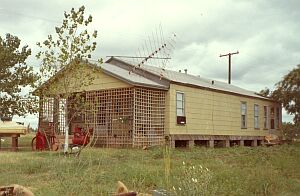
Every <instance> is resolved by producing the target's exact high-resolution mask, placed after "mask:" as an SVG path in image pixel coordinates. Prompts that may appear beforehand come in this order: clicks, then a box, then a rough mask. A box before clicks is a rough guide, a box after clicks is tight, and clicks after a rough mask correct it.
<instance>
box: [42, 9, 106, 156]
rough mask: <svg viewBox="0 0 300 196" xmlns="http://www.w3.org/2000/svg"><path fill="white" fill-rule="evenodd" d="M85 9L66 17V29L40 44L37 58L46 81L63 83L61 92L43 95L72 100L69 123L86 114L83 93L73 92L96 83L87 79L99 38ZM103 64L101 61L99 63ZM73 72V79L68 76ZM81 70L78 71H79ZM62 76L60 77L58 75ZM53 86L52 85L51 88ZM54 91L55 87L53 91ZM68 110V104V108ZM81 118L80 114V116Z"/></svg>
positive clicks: (58, 29) (60, 87)
mask: <svg viewBox="0 0 300 196" xmlns="http://www.w3.org/2000/svg"><path fill="white" fill-rule="evenodd" d="M84 11H85V7H84V6H81V7H80V8H79V9H78V10H75V9H74V8H72V9H71V11H70V13H67V12H65V13H64V19H63V22H62V25H61V26H59V27H55V32H56V33H55V34H54V35H48V38H47V39H46V40H45V41H44V42H42V43H37V45H38V46H39V47H40V49H41V50H40V52H39V53H38V54H37V55H36V57H37V58H38V59H40V60H41V61H42V63H41V69H40V70H41V74H42V76H43V77H42V79H43V80H45V79H49V78H51V77H52V76H54V75H57V74H59V79H60V80H63V82H62V83H61V85H59V86H54V87H52V88H57V89H51V90H49V89H47V88H49V87H46V89H42V91H43V95H46V96H47V92H51V93H52V95H49V96H53V92H57V96H58V97H60V98H64V99H66V100H68V101H69V100H72V102H73V103H71V104H72V106H73V107H72V112H68V111H66V112H65V116H66V119H70V116H71V117H74V116H75V114H74V113H76V111H78V112H80V110H82V107H83V106H82V105H83V102H84V98H83V97H82V95H80V94H79V93H77V94H74V93H73V91H72V88H75V87H77V88H78V87H79V86H84V85H87V84H89V83H90V82H91V81H92V79H93V78H92V76H91V75H89V73H86V75H84V72H81V70H82V71H84V67H85V66H87V64H88V59H91V53H92V52H93V51H94V50H95V49H96V46H97V43H96V42H95V41H92V39H95V38H97V31H96V30H95V31H93V32H91V33H89V32H88V30H87V26H88V25H89V24H90V23H91V22H92V16H91V15H89V17H87V18H86V17H85V16H84ZM99 61H100V62H101V61H102V60H101V59H100V60H99ZM67 68H68V71H71V72H72V71H74V70H75V71H74V74H73V72H72V75H71V76H70V74H68V73H66V72H64V70H66V69H67ZM76 70H77V71H76ZM58 72H59V73H58ZM50 86H51V85H50ZM50 88H51V87H50ZM65 108H67V104H66V105H65ZM79 115H80V114H79ZM68 129H69V125H68V123H67V125H66V127H65V130H66V136H67V135H68ZM65 142H66V145H65V152H66V151H67V146H68V144H67V138H66V140H65Z"/></svg>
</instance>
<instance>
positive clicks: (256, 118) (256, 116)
mask: <svg viewBox="0 0 300 196" xmlns="http://www.w3.org/2000/svg"><path fill="white" fill-rule="evenodd" d="M254 129H259V105H258V104H254Z"/></svg>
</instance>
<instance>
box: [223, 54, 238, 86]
mask: <svg viewBox="0 0 300 196" xmlns="http://www.w3.org/2000/svg"><path fill="white" fill-rule="evenodd" d="M234 54H239V51H237V52H233V53H228V54H220V57H223V56H228V57H229V59H228V60H229V63H228V84H230V83H231V55H234Z"/></svg>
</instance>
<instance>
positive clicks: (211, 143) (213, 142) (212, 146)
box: [209, 140, 215, 148]
mask: <svg viewBox="0 0 300 196" xmlns="http://www.w3.org/2000/svg"><path fill="white" fill-rule="evenodd" d="M209 147H210V148H214V147H215V140H209Z"/></svg>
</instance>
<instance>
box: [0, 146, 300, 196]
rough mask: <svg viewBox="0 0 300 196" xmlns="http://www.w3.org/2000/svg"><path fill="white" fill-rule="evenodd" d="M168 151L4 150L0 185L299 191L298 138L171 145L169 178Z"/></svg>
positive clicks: (41, 190)
mask: <svg viewBox="0 0 300 196" xmlns="http://www.w3.org/2000/svg"><path fill="white" fill-rule="evenodd" d="M164 154H165V149H164V148H153V149H150V150H138V149H130V150H129V149H128V150H126V149H101V148H87V149H85V150H84V151H83V152H82V153H81V155H80V157H78V158H75V157H73V156H70V157H65V156H63V155H62V154H60V153H58V152H31V151H25V152H17V153H14V152H7V151H6V152H0V176H1V177H0V185H8V184H12V183H17V184H21V185H24V186H27V187H29V188H30V189H31V190H32V191H33V192H34V193H35V194H36V195H111V194H112V193H113V192H114V190H115V188H116V187H115V186H116V183H117V181H119V180H120V181H122V182H124V184H126V185H127V186H128V188H129V189H130V190H135V191H138V192H146V193H151V191H152V190H153V189H169V190H173V191H174V189H175V191H174V192H176V193H177V194H178V195H198V193H200V192H201V193H204V195H299V194H300V166H299V163H300V144H292V145H282V146H274V147H269V148H266V147H256V148H246V147H238V148H221V149H208V148H193V149H184V150H182V149H170V152H169V154H170V160H169V163H170V165H169V166H170V168H169V173H170V176H169V179H168V180H169V182H166V178H165V177H166V176H165V174H166V173H165V172H168V171H166V170H165V169H166V167H165V163H166V157H165V156H164ZM183 162H184V164H185V165H183ZM193 166H194V168H195V169H193ZM206 168H207V169H208V170H206ZM195 179H196V180H195ZM173 187H174V189H173ZM179 188H180V189H181V190H182V191H180V190H179Z"/></svg>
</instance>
